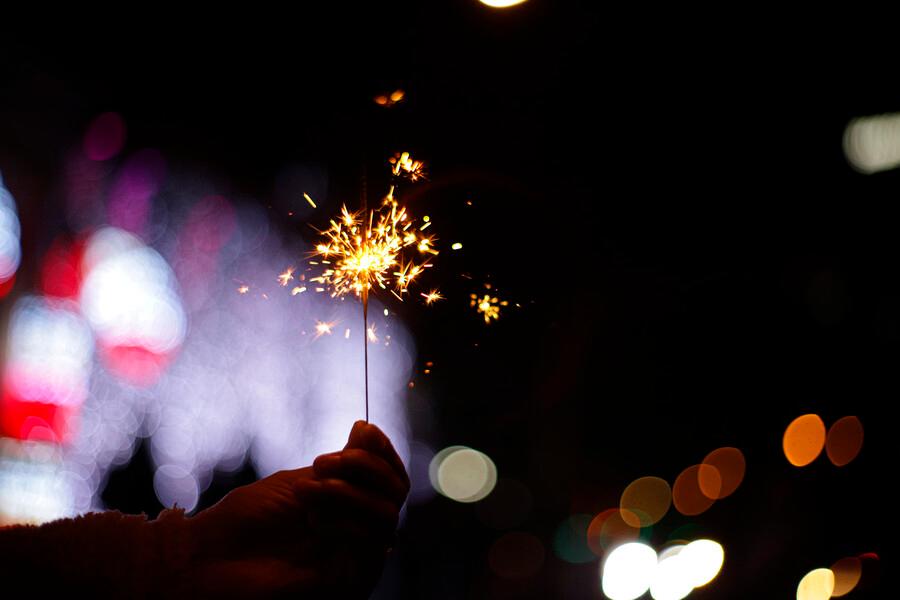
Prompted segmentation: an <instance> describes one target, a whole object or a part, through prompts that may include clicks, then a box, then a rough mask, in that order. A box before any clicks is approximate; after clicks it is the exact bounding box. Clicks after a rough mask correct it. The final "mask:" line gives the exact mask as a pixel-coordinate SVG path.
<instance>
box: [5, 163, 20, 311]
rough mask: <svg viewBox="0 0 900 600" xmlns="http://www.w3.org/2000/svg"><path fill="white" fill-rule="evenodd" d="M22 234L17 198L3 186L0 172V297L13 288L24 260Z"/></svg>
mask: <svg viewBox="0 0 900 600" xmlns="http://www.w3.org/2000/svg"><path fill="white" fill-rule="evenodd" d="M21 235H22V231H21V227H20V225H19V216H18V214H17V213H16V203H15V200H13V197H12V194H10V193H9V191H8V190H7V189H6V188H5V187H3V174H2V173H0V298H2V297H3V296H5V295H6V294H7V293H8V292H9V290H10V289H11V288H12V282H13V281H14V279H13V277H14V276H15V274H16V270H17V269H18V268H19V262H21V260H22V246H21V241H20V237H21Z"/></svg>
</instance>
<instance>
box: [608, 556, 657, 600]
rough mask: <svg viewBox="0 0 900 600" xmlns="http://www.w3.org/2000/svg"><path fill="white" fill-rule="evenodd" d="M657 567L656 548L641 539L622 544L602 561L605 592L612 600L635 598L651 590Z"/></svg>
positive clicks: (631, 599) (633, 599) (630, 599)
mask: <svg viewBox="0 0 900 600" xmlns="http://www.w3.org/2000/svg"><path fill="white" fill-rule="evenodd" d="M656 567H657V557H656V551H655V550H653V548H651V547H650V546H648V545H646V544H642V543H640V542H631V543H627V544H622V545H621V546H619V547H618V548H616V549H615V550H613V551H612V552H610V553H609V556H607V558H606V561H605V562H604V563H603V569H602V588H603V593H604V594H606V596H607V597H608V598H610V599H611V600H635V599H636V598H639V597H640V596H642V595H643V594H644V593H645V592H646V591H647V590H649V589H650V585H651V584H652V583H653V579H654V577H655V576H656Z"/></svg>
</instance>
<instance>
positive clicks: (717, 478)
mask: <svg viewBox="0 0 900 600" xmlns="http://www.w3.org/2000/svg"><path fill="white" fill-rule="evenodd" d="M746 470H747V462H746V460H745V459H744V453H743V452H741V451H740V450H738V449H737V448H731V447H724V448H718V449H716V450H713V451H712V452H710V453H709V454H707V455H706V458H704V459H703V462H702V463H701V466H700V471H699V472H698V473H697V482H698V484H699V485H700V490H701V491H702V492H703V494H704V495H705V496H707V497H708V498H712V499H713V500H721V499H723V498H727V497H728V496H730V495H731V494H733V493H734V492H735V490H737V489H738V487H740V485H741V482H742V481H743V480H744V474H745V472H746Z"/></svg>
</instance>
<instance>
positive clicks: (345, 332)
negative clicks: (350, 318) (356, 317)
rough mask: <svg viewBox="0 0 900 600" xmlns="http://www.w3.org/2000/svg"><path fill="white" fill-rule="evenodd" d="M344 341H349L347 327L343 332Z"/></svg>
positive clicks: (348, 329)
mask: <svg viewBox="0 0 900 600" xmlns="http://www.w3.org/2000/svg"><path fill="white" fill-rule="evenodd" d="M344 339H345V340H349V339H350V328H349V327H348V328H347V329H345V330H344Z"/></svg>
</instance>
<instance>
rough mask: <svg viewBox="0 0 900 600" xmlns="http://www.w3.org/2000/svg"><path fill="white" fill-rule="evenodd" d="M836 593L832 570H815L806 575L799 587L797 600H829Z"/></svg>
mask: <svg viewBox="0 0 900 600" xmlns="http://www.w3.org/2000/svg"><path fill="white" fill-rule="evenodd" d="M832 592H834V573H832V572H831V569H815V570H813V571H810V572H809V573H807V574H806V575H804V577H803V579H801V580H800V583H799V584H798V585H797V600H828V599H829V598H831V594H832Z"/></svg>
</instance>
